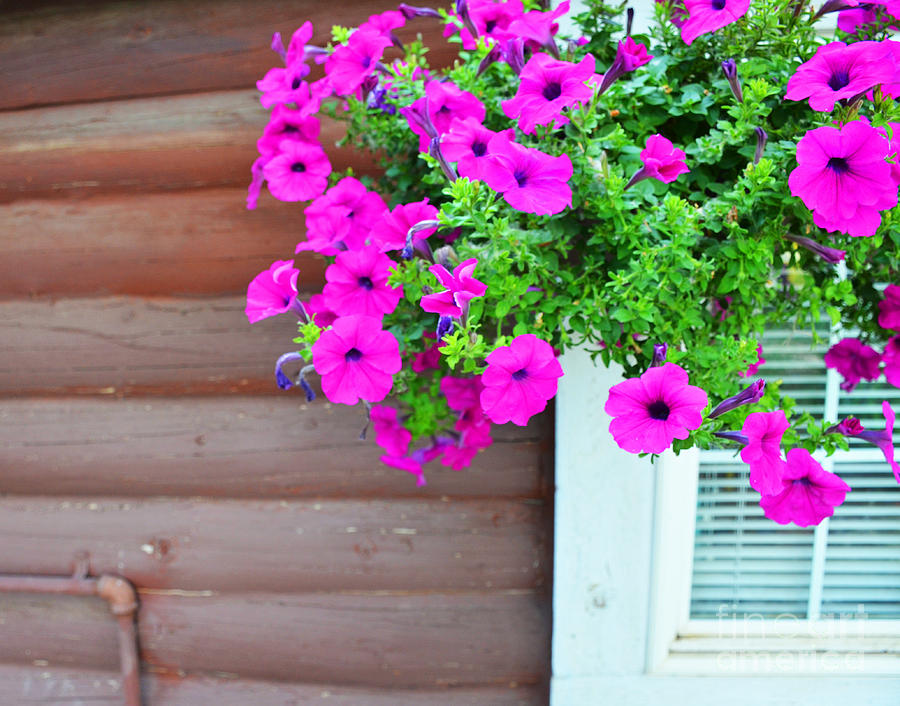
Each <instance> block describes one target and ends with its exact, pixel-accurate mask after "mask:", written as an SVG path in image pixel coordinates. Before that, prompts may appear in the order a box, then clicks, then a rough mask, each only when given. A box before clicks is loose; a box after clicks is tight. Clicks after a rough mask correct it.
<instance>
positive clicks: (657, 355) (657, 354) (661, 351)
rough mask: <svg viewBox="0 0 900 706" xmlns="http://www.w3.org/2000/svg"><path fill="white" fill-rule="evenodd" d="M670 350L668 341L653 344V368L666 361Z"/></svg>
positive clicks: (651, 365) (651, 363)
mask: <svg viewBox="0 0 900 706" xmlns="http://www.w3.org/2000/svg"><path fill="white" fill-rule="evenodd" d="M668 352H669V344H668V343H654V344H653V360H652V361H651V362H650V367H651V368H657V367H659V366H660V365H662V364H663V363H665V362H666V354H667V353H668Z"/></svg>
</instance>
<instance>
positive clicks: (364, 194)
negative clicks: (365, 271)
mask: <svg viewBox="0 0 900 706" xmlns="http://www.w3.org/2000/svg"><path fill="white" fill-rule="evenodd" d="M335 209H346V210H341V211H340V217H341V218H343V219H344V220H345V221H346V222H347V226H348V227H347V232H346V233H345V234H343V237H342V238H341V242H342V243H343V248H340V247H335V248H329V249H328V250H322V249H319V248H318V247H315V246H314V245H315V243H321V242H323V241H324V242H332V243H334V242H336V240H335V233H336V232H337V231H338V230H340V229H339V228H337V227H336V224H335V220H334V219H335ZM385 211H387V205H386V204H385V203H384V199H382V198H381V196H380V195H379V194H377V193H376V192H374V191H369V190H368V189H366V187H365V185H364V184H363V183H362V182H361V181H359V179H355V178H354V177H344V178H343V179H341V180H340V181H339V182H338V183H337V184H335V185H334V186H332V187H331V188H330V189H329V190H328V191H326V192H325V194H324V195H323V196H320V197H319V198H317V199H316V200H315V201H313V202H312V203H311V204H310V205H309V206H307V207H306V210H305V211H304V214H305V215H306V230H307V233H306V237H307V240H308V241H309V242H308V243H300V245H298V246H297V252H300V251H301V250H315V251H316V252H318V253H321V254H323V255H336V254H337V253H338V252H340V250H341V249H347V250H357V249H359V248H361V247H362V246H363V245H364V244H365V241H366V238H367V237H368V235H369V231H370V230H371V229H372V224H374V223H377V222H378V221H379V220H380V219H381V216H382V215H384V212H385Z"/></svg>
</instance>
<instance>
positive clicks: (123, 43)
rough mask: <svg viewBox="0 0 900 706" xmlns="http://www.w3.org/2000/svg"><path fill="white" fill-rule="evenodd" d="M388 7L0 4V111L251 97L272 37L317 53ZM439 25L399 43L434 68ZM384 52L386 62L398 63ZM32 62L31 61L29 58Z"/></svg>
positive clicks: (442, 53)
mask: <svg viewBox="0 0 900 706" xmlns="http://www.w3.org/2000/svg"><path fill="white" fill-rule="evenodd" d="M396 7H397V3H396V2H386V1H385V0H356V1H355V2H353V3H322V2H315V0H254V2H253V3H252V4H248V3H247V2H246V1H244V0H216V1H213V0H193V1H192V2H189V3H188V2H183V1H181V0H155V2H152V3H147V2H137V1H134V0H132V1H128V0H124V1H123V0H119V1H118V2H94V3H88V2H60V1H57V2H36V1H35V0H8V1H7V2H4V3H3V5H2V8H0V11H2V13H3V15H2V19H3V21H2V23H0V66H3V72H2V73H0V109H10V108H21V107H28V106H38V105H46V104H58V103H72V102H78V101H97V100H110V99H115V98H128V97H138V96H150V95H160V94H166V93H188V92H200V91H215V90H222V89H230V88H250V87H253V86H254V85H255V82H256V81H257V80H258V79H260V78H262V76H263V75H264V74H265V72H266V71H268V70H269V68H271V67H273V66H281V65H283V64H282V62H281V60H280V59H279V57H278V56H277V55H276V54H274V53H273V52H272V51H271V50H270V49H269V41H270V39H271V37H272V32H274V31H280V32H281V34H282V36H283V37H284V40H285V43H287V42H288V40H289V39H290V36H291V34H292V33H293V31H294V30H295V29H296V28H297V27H298V26H299V25H300V24H302V23H303V22H304V21H305V20H310V21H312V23H313V25H314V28H315V33H314V35H313V38H312V41H311V43H312V44H314V45H322V46H324V45H325V44H327V42H328V41H329V40H330V38H331V27H332V25H335V24H338V25H342V26H345V27H351V26H356V25H358V24H359V23H361V22H364V21H365V20H366V18H368V16H369V15H371V14H375V13H377V12H383V11H384V10H394V9H396ZM441 29H442V27H441V25H440V23H439V22H438V21H437V20H430V19H418V20H412V21H410V22H409V23H408V25H407V26H406V27H404V28H403V29H401V30H400V31H399V32H398V35H399V36H400V37H401V38H402V39H404V40H406V41H408V40H410V39H413V38H415V36H416V34H417V33H422V34H423V36H424V38H425V40H426V43H427V45H428V46H430V47H432V48H433V51H432V52H431V54H429V59H430V60H431V62H432V64H433V65H436V66H444V65H447V64H448V63H449V62H450V60H451V57H452V56H454V55H455V51H454V49H453V48H452V47H451V46H449V45H447V43H446V42H445V41H444V40H443V39H442V38H441ZM399 55H400V54H399V52H398V51H397V50H395V49H389V50H388V51H387V53H386V55H385V56H386V57H388V58H394V57H396V56H399ZM37 56H39V57H40V60H39V61H36V60H35V57H37Z"/></svg>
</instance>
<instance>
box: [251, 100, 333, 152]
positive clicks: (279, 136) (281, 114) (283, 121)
mask: <svg viewBox="0 0 900 706" xmlns="http://www.w3.org/2000/svg"><path fill="white" fill-rule="evenodd" d="M320 130H321V123H320V122H319V119H318V118H316V117H315V116H312V115H302V114H301V113H300V111H298V110H294V109H293V108H288V107H287V106H286V105H276V106H275V110H273V111H272V114H271V116H269V122H268V124H267V125H266V127H265V128H263V134H262V137H260V138H259V139H258V140H257V141H256V148H257V149H258V150H259V153H260V154H261V155H263V156H266V157H274V156H275V155H276V154H278V151H279V146H280V145H281V142H282V140H295V141H297V142H308V143H311V144H318V142H319V132H320Z"/></svg>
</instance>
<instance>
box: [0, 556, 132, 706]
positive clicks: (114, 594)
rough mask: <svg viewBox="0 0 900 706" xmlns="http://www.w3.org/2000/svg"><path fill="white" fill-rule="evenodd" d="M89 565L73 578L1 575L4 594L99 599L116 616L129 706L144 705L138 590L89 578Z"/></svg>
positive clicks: (112, 579) (119, 581)
mask: <svg viewBox="0 0 900 706" xmlns="http://www.w3.org/2000/svg"><path fill="white" fill-rule="evenodd" d="M87 573H88V571H87V563H86V562H85V561H79V562H78V564H77V566H76V569H75V573H74V574H73V575H72V576H29V575H25V574H0V593H56V594H65V595H68V596H99V597H100V598H102V599H104V600H105V601H106V602H107V603H109V608H110V610H111V611H112V614H113V615H114V616H116V621H117V622H118V625H119V627H118V634H119V663H120V665H121V668H122V692H123V694H124V696H125V706H141V677H140V660H139V658H138V645H137V630H136V629H135V622H136V620H137V609H138V599H137V591H135V590H134V586H132V585H131V583H130V582H129V581H127V580H126V579H123V578H122V577H121V576H116V575H114V574H102V575H100V576H96V577H92V576H88V575H87Z"/></svg>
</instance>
